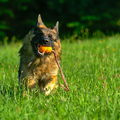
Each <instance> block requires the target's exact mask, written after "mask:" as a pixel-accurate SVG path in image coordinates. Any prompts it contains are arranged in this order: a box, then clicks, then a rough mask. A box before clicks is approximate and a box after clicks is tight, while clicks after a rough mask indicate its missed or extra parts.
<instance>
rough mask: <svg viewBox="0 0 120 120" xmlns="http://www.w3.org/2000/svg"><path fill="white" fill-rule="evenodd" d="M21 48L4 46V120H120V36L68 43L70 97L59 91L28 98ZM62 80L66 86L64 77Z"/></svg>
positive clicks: (0, 110)
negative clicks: (21, 83) (21, 70)
mask: <svg viewBox="0 0 120 120" xmlns="http://www.w3.org/2000/svg"><path fill="white" fill-rule="evenodd" d="M21 45H22V44H21V43H14V44H9V45H7V44H5V45H3V46H0V63H1V64H0V120H60V119H61V120H98V119H99V120H118V119H120V47H119V46H120V36H117V35H116V36H113V37H107V38H104V39H98V40H97V39H92V40H86V41H83V42H80V41H78V42H73V43H69V42H67V40H66V41H62V61H61V66H62V70H63V73H64V76H65V78H66V80H67V83H68V85H69V88H70V92H67V91H65V90H64V89H63V88H60V87H59V88H58V90H57V91H56V92H55V93H52V94H51V95H49V96H44V94H39V95H38V96H37V97H36V96H35V95H33V94H30V95H27V97H23V92H22V90H20V89H19V85H18V78H17V74H18V73H17V72H18V68H19V56H18V51H19V48H20V47H21ZM58 78H59V84H60V83H63V80H62V78H61V76H60V73H59V75H58ZM63 84H64V83H63Z"/></svg>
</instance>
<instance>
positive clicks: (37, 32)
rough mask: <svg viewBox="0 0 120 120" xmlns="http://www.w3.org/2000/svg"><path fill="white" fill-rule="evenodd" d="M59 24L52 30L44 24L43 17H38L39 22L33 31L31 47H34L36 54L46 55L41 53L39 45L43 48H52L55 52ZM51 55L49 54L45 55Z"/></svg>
mask: <svg viewBox="0 0 120 120" xmlns="http://www.w3.org/2000/svg"><path fill="white" fill-rule="evenodd" d="M58 24H59V23H58V22H57V23H56V25H55V26H53V27H51V28H47V27H46V26H45V25H44V23H43V22H42V19H41V16H40V15H38V20H37V23H36V25H35V27H34V28H33V29H32V34H33V35H34V36H33V37H32V39H31V45H32V47H33V50H34V52H35V53H36V55H40V56H41V55H42V56H43V55H44V53H41V52H40V51H39V50H38V48H37V46H38V44H39V45H41V46H46V47H52V49H53V50H54V47H55V43H56V42H57V40H58V39H59V38H58ZM45 54H49V53H45Z"/></svg>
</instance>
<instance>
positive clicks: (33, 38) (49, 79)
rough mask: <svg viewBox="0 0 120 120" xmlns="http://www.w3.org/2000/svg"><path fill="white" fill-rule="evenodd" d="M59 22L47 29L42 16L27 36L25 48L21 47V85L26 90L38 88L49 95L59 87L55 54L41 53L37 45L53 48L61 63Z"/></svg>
mask: <svg viewBox="0 0 120 120" xmlns="http://www.w3.org/2000/svg"><path fill="white" fill-rule="evenodd" d="M58 24H59V23H58V22H57V23H56V25H55V26H53V27H51V28H47V27H46V26H45V25H44V23H43V22H42V19H41V16H40V15H38V20H37V23H36V25H35V26H34V28H33V29H32V30H31V31H30V32H29V33H28V34H27V35H26V37H25V39H24V43H23V46H22V47H21V49H20V51H19V54H20V66H19V73H18V74H19V75H18V77H19V83H20V86H21V87H22V86H24V87H25V89H26V90H27V88H29V89H30V91H33V89H34V88H36V87H37V88H38V90H39V91H40V92H44V93H45V95H49V94H50V92H51V91H52V90H53V89H56V88H57V87H58V85H57V74H58V66H57V63H56V60H55V56H54V53H53V52H51V53H41V52H40V51H39V50H38V48H37V45H38V44H40V45H44V46H47V47H52V49H53V50H54V51H55V52H56V55H57V58H58V61H59V62H60V56H61V44H60V39H59V32H58Z"/></svg>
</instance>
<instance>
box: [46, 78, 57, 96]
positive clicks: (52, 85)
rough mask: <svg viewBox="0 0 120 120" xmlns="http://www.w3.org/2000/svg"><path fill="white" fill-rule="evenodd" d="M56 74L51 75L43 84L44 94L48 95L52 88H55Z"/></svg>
mask: <svg viewBox="0 0 120 120" xmlns="http://www.w3.org/2000/svg"><path fill="white" fill-rule="evenodd" d="M57 87H58V85H57V76H51V78H50V81H49V82H48V83H47V84H46V85H45V87H44V91H45V95H49V94H50V92H51V91H52V90H53V89H57Z"/></svg>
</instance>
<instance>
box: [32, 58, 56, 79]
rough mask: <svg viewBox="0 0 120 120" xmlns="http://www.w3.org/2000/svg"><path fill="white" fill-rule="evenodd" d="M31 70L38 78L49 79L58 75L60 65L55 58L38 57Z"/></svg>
mask: <svg viewBox="0 0 120 120" xmlns="http://www.w3.org/2000/svg"><path fill="white" fill-rule="evenodd" d="M31 71H32V73H33V75H34V77H36V79H41V80H42V79H49V78H50V77H51V76H56V75H57V73H58V66H57V64H56V61H55V59H51V58H46V59H36V60H35V61H34V62H33V64H32V65H31Z"/></svg>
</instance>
